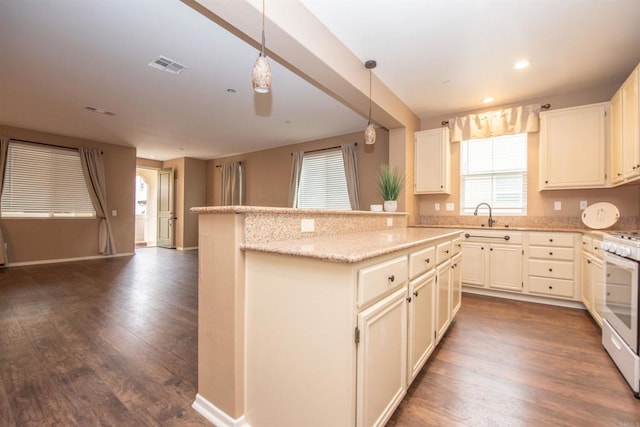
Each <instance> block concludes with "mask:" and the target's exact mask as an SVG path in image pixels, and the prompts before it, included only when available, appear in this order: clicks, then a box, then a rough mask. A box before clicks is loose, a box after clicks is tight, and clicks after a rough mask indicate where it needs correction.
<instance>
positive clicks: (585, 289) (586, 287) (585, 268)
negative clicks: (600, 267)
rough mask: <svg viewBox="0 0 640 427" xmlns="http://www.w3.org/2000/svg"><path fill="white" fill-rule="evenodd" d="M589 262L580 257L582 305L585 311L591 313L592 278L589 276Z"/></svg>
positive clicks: (590, 269) (585, 258) (585, 257)
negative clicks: (585, 308)
mask: <svg viewBox="0 0 640 427" xmlns="http://www.w3.org/2000/svg"><path fill="white" fill-rule="evenodd" d="M591 264H592V262H591V260H590V259H589V257H588V256H585V255H583V256H582V303H583V304H584V306H585V307H587V310H589V311H592V305H591V304H592V295H593V277H592V276H591V271H592V267H591Z"/></svg>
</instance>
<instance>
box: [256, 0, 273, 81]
mask: <svg viewBox="0 0 640 427" xmlns="http://www.w3.org/2000/svg"><path fill="white" fill-rule="evenodd" d="M264 50H265V43H264V0H262V46H261V48H260V53H259V54H258V59H256V63H255V64H254V65H253V79H252V80H253V90H254V91H255V92H257V93H268V92H269V91H270V90H271V67H270V66H269V62H268V61H267V55H266V54H265V52H264Z"/></svg>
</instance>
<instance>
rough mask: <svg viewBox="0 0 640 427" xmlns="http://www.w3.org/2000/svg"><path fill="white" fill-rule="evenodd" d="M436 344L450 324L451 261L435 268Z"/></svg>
mask: <svg viewBox="0 0 640 427" xmlns="http://www.w3.org/2000/svg"><path fill="white" fill-rule="evenodd" d="M436 271H437V273H436V332H437V334H436V343H437V342H439V341H440V340H441V339H442V337H443V336H444V333H445V332H446V331H447V328H448V327H449V324H450V323H451V260H447V261H446V262H444V263H442V264H440V265H438V267H436Z"/></svg>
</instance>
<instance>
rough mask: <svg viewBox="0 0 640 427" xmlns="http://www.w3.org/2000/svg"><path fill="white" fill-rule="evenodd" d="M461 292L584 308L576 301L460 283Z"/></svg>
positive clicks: (584, 308)
mask: <svg viewBox="0 0 640 427" xmlns="http://www.w3.org/2000/svg"><path fill="white" fill-rule="evenodd" d="M462 292H464V293H467V294H475V295H484V296H488V297H496V298H505V299H512V300H516V301H524V302H534V303H536V304H547V305H555V306H558V307H566V308H579V309H581V310H586V307H585V306H584V304H582V303H581V302H578V301H566V300H561V299H554V298H544V297H538V296H535V295H522V294H514V293H511V292H502V291H494V290H492V289H480V288H474V287H472V286H465V285H462Z"/></svg>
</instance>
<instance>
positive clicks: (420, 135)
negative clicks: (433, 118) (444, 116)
mask: <svg viewBox="0 0 640 427" xmlns="http://www.w3.org/2000/svg"><path fill="white" fill-rule="evenodd" d="M450 145H451V143H450V140H449V128H447V127H443V128H439V129H431V130H425V131H421V132H416V134H415V151H414V161H415V164H414V169H413V170H414V181H413V192H414V194H438V193H440V194H442V193H445V194H449V193H450V189H449V187H450V182H451V174H450V165H449V163H450V161H449V156H450Z"/></svg>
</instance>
